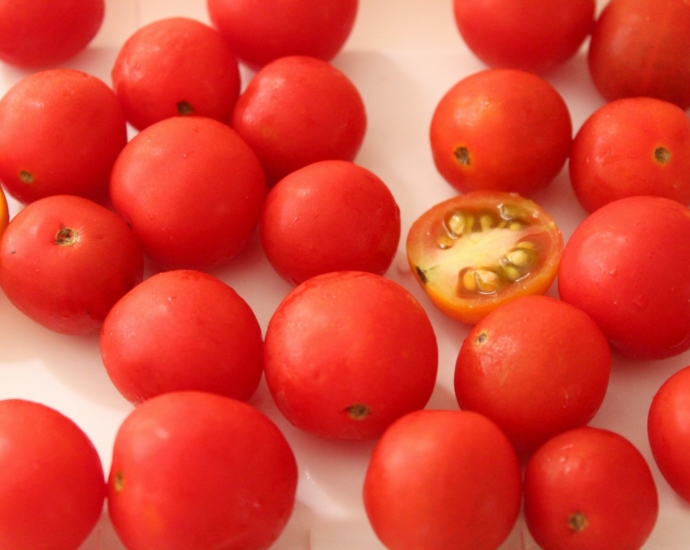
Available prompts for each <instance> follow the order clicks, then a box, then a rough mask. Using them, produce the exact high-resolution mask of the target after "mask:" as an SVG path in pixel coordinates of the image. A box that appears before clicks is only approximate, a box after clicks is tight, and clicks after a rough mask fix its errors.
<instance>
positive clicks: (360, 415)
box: [345, 403, 371, 420]
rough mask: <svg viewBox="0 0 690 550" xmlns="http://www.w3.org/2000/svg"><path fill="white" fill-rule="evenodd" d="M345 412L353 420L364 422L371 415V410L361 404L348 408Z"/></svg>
mask: <svg viewBox="0 0 690 550" xmlns="http://www.w3.org/2000/svg"><path fill="white" fill-rule="evenodd" d="M345 412H346V413H347V415H348V416H349V417H350V418H351V419H352V420H364V419H365V418H367V417H368V416H369V415H370V414H371V409H370V408H369V407H367V406H366V405H362V404H361V403H355V404H354V405H350V406H349V407H347V408H346V409H345Z"/></svg>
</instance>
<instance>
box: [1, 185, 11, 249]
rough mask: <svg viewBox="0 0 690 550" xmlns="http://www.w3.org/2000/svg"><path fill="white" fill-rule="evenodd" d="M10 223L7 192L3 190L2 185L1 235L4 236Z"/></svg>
mask: <svg viewBox="0 0 690 550" xmlns="http://www.w3.org/2000/svg"><path fill="white" fill-rule="evenodd" d="M8 223H10V211H9V206H8V204H7V198H6V197H5V193H4V192H3V190H2V187H0V237H2V234H3V233H4V232H5V228H6V227H7V224H8Z"/></svg>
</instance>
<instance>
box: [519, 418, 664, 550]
mask: <svg viewBox="0 0 690 550" xmlns="http://www.w3.org/2000/svg"><path fill="white" fill-rule="evenodd" d="M658 511H659V501H658V496H657V490H656V486H655V484H654V478H653V477H652V472H651V471H650V469H649V466H648V464H647V462H646V460H645V458H644V456H642V454H641V453H640V451H639V450H637V448H636V447H635V446H634V445H633V444H632V443H630V441H628V440H627V439H625V438H624V437H622V436H621V435H619V434H616V433H614V432H611V431H608V430H603V429H600V428H591V427H582V428H577V429H574V430H570V431H568V432H565V433H562V434H560V435H557V436H556V437H554V438H553V439H551V440H549V441H548V442H547V443H545V444H544V445H543V446H542V447H540V448H539V449H538V450H537V452H536V453H535V454H534V455H533V456H532V458H531V459H530V460H529V462H528V463H527V468H526V470H525V485H524V512H525V519H526V521H527V526H528V528H529V531H530V533H531V534H532V536H533V537H534V540H535V541H536V542H537V544H539V545H540V547H541V548H543V549H544V550H555V549H558V550H611V549H612V548H616V550H637V549H638V548H641V547H642V545H643V544H644V542H645V541H646V540H647V538H648V537H649V535H650V533H651V532H652V529H653V528H654V525H655V524H656V519H657V515H658Z"/></svg>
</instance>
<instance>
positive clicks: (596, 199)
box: [569, 97, 690, 212]
mask: <svg viewBox="0 0 690 550" xmlns="http://www.w3.org/2000/svg"><path fill="white" fill-rule="evenodd" d="M569 170H570V180H571V182H572V184H573V189H574V190H575V194H576V195H577V198H578V200H579V201H580V203H581V204H582V206H584V208H585V209H586V210H587V211H589V212H593V211H594V210H596V209H597V208H599V207H601V206H603V205H604V204H607V203H609V202H612V201H614V200H616V199H622V198H624V197H629V196H632V195H658V196H662V197H668V198H669V199H673V200H676V201H678V202H682V203H683V204H688V203H690V119H689V118H688V115H687V114H686V113H685V112H684V111H683V110H682V109H681V108H680V107H678V106H677V105H674V104H673V103H668V102H667V101H661V100H659V99H654V98H649V97H635V98H624V99H619V100H616V101H612V102H611V103H607V104H606V105H604V106H603V107H601V108H600V109H598V110H597V111H595V112H594V113H593V114H592V115H591V116H590V117H589V118H588V119H587V120H586V121H585V123H584V124H583V125H582V127H581V128H580V130H579V131H578V133H577V135H576V136H575V140H574V141H573V147H572V151H571V153H570V162H569Z"/></svg>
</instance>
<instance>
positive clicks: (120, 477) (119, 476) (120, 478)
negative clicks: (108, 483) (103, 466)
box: [113, 470, 125, 493]
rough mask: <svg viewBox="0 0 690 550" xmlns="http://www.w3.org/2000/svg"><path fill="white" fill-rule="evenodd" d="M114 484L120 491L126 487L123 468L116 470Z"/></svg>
mask: <svg viewBox="0 0 690 550" xmlns="http://www.w3.org/2000/svg"><path fill="white" fill-rule="evenodd" d="M113 485H114V486H115V490H116V491H117V492H118V493H119V492H120V491H122V489H124V487H125V476H124V474H123V473H122V470H117V471H116V472H115V477H114V479H113Z"/></svg>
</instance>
